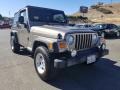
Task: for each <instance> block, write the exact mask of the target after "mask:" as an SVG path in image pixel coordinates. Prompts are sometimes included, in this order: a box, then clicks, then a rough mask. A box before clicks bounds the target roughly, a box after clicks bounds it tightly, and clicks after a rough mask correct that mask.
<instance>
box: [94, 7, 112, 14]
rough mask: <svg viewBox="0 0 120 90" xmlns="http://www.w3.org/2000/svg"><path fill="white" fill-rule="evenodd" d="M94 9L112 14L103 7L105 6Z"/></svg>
mask: <svg viewBox="0 0 120 90" xmlns="http://www.w3.org/2000/svg"><path fill="white" fill-rule="evenodd" d="M96 10H98V11H100V12H102V13H104V14H113V12H112V11H111V10H108V9H105V8H97V9H96Z"/></svg>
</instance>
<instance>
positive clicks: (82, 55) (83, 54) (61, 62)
mask: <svg viewBox="0 0 120 90" xmlns="http://www.w3.org/2000/svg"><path fill="white" fill-rule="evenodd" d="M108 54H109V50H108V49H105V50H101V49H98V48H92V49H89V50H85V51H80V52H77V55H76V56H75V57H68V58H64V59H63V58H59V59H55V60H54V67H55V68H65V67H69V66H73V65H76V64H79V63H84V62H86V61H87V57H88V56H90V55H95V56H96V58H97V59H98V58H100V57H103V56H105V55H108Z"/></svg>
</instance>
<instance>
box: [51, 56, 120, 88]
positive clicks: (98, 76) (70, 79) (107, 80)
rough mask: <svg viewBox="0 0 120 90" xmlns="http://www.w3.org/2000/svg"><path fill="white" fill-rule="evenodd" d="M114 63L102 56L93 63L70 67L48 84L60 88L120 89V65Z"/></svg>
mask: <svg viewBox="0 0 120 90" xmlns="http://www.w3.org/2000/svg"><path fill="white" fill-rule="evenodd" d="M116 63H117V62H114V61H112V60H109V59H106V58H103V59H101V60H100V61H98V62H97V63H96V64H95V65H84V64H80V65H77V66H74V67H70V68H67V69H64V70H62V72H61V73H60V74H59V75H58V77H57V79H56V80H55V81H51V82H49V84H50V85H52V86H54V87H56V88H58V89H62V90H120V67H118V66H115V65H114V64H116Z"/></svg>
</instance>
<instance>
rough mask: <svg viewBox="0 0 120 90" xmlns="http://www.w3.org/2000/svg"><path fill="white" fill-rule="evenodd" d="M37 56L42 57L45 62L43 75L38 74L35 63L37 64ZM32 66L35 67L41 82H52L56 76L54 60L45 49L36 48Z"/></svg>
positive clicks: (41, 47)
mask: <svg viewBox="0 0 120 90" xmlns="http://www.w3.org/2000/svg"><path fill="white" fill-rule="evenodd" d="M39 54H40V55H42V56H43V58H44V62H45V70H44V72H43V73H40V72H39V70H38V66H37V62H38V61H37V56H38V55H39ZM42 60H43V59H42ZM34 66H35V69H36V72H37V74H38V76H39V77H40V78H41V79H42V80H43V81H49V80H52V79H53V78H54V77H55V76H56V74H57V71H56V69H55V68H54V60H53V59H51V58H50V55H49V53H48V49H47V48H46V47H43V46H40V47H38V48H36V50H35V54H34Z"/></svg>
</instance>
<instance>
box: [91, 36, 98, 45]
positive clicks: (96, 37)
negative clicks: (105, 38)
mask: <svg viewBox="0 0 120 90" xmlns="http://www.w3.org/2000/svg"><path fill="white" fill-rule="evenodd" d="M92 39H93V44H96V43H97V40H98V36H97V34H94V35H93V37H92Z"/></svg>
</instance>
